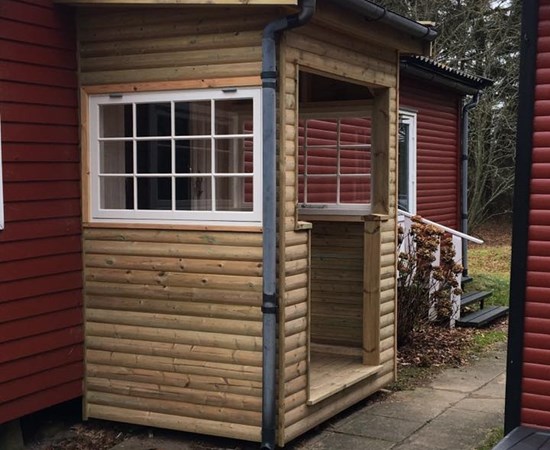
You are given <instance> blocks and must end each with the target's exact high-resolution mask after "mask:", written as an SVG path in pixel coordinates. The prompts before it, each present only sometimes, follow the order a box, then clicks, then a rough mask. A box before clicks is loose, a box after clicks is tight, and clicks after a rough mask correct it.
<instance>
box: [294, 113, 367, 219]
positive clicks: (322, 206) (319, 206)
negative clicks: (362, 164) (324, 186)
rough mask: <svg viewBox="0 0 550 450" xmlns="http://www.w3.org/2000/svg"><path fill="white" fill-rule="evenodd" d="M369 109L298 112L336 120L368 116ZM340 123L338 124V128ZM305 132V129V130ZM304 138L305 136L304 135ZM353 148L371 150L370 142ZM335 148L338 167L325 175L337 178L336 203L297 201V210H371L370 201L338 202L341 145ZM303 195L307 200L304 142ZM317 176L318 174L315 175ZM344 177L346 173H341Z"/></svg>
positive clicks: (320, 212) (354, 212) (306, 117)
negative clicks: (333, 172) (333, 171)
mask: <svg viewBox="0 0 550 450" xmlns="http://www.w3.org/2000/svg"><path fill="white" fill-rule="evenodd" d="M371 113H372V112H371V111H370V110H361V109H357V111H352V112H345V111H331V112H327V113H324V114H323V113H319V112H317V113H310V112H307V111H304V112H302V113H301V114H300V119H304V120H306V121H307V120H310V119H313V120H317V119H318V120H323V119H327V120H328V119H337V120H338V121H340V120H342V119H345V118H354V117H370V116H371ZM339 127H340V125H339V124H338V128H339ZM306 133H307V131H306ZM304 138H305V136H304ZM352 147H354V148H360V147H361V148H363V147H364V148H368V149H369V150H371V148H372V147H371V145H370V144H361V145H354V146H352ZM336 148H337V152H338V167H337V171H336V173H335V174H334V175H332V174H331V175H327V176H336V177H337V179H338V183H337V185H338V190H337V193H336V195H337V197H336V198H337V203H309V202H307V201H305V202H303V203H298V211H299V212H300V213H303V214H311V215H326V214H328V215H343V216H344V215H357V214H370V212H371V211H372V202H371V203H340V189H339V187H340V180H341V178H342V174H341V173H340V150H341V146H340V145H339V143H336ZM303 176H304V197H305V198H306V200H307V146H306V145H305V144H304V175H303ZM315 176H318V175H315ZM343 177H344V178H345V177H346V175H343ZM368 178H369V179H370V180H372V165H371V173H369V174H368ZM371 199H372V182H371Z"/></svg>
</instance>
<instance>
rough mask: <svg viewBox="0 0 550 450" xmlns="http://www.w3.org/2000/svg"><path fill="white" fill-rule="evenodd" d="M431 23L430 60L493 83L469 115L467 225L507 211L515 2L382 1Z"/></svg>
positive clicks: (514, 94) (513, 104)
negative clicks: (435, 35) (435, 29)
mask: <svg viewBox="0 0 550 450" xmlns="http://www.w3.org/2000/svg"><path fill="white" fill-rule="evenodd" d="M382 3H383V4H384V5H385V6H387V7H389V8H390V9H393V10H395V11H396V12H399V13H401V14H403V15H406V16H409V17H412V18H413V19H416V20H429V21H433V22H435V23H436V26H437V27H438V29H439V32H440V36H439V37H438V39H437V40H436V42H435V46H434V55H433V57H434V59H436V60H437V61H439V62H442V63H444V64H447V65H449V66H450V67H454V68H457V69H460V70H464V71H466V72H469V73H472V74H475V75H481V76H484V77H486V78H490V79H492V80H494V82H495V83H494V86H493V87H491V88H489V89H487V90H486V92H484V95H483V96H482V99H481V101H480V103H479V105H478V106H477V107H476V109H474V110H473V112H472V113H471V116H470V118H471V124H470V133H471V134H470V163H469V209H470V210H469V222H470V226H471V227H472V228H475V226H476V225H479V224H481V223H483V222H484V221H486V220H487V219H489V218H490V217H492V216H494V215H496V214H501V213H509V212H511V207H512V193H513V180H514V153H515V129H516V115H517V87H518V81H517V80H518V73H519V34H520V16H521V14H520V12H521V2H520V0H386V1H383V2H382Z"/></svg>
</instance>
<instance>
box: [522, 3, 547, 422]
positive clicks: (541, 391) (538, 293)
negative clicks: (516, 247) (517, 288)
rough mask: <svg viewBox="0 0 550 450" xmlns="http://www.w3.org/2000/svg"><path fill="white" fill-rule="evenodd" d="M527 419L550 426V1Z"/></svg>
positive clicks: (538, 148)
mask: <svg viewBox="0 0 550 450" xmlns="http://www.w3.org/2000/svg"><path fill="white" fill-rule="evenodd" d="M538 32H539V36H538V43H537V46H538V50H537V53H538V56H537V62H536V87H535V109H534V124H533V152H532V164H531V186H530V202H529V203H530V214H529V232H528V239H529V242H528V246H527V280H526V291H525V322H524V326H525V328H524V343H523V344H524V348H523V378H522V396H521V422H522V424H524V425H532V426H538V427H546V428H550V1H548V0H543V1H542V0H541V1H540V7H539V29H538Z"/></svg>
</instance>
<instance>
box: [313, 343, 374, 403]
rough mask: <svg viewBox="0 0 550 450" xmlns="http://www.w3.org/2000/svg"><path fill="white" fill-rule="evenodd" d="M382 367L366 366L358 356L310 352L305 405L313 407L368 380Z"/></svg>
mask: <svg viewBox="0 0 550 450" xmlns="http://www.w3.org/2000/svg"><path fill="white" fill-rule="evenodd" d="M380 369H382V366H366V365H364V364H362V359H361V357H360V356H353V355H337V354H333V353H319V352H315V351H312V352H311V355H310V364H309V371H310V372H309V377H310V384H309V392H308V400H307V404H308V405H309V406H311V405H315V404H317V403H319V402H321V401H323V400H325V399H327V398H329V397H330V396H331V395H334V394H336V393H338V392H341V391H343V390H344V389H346V388H348V387H350V386H353V385H354V384H356V383H359V382H360V381H363V380H365V379H366V378H369V377H371V376H373V375H375V374H376V373H378V372H379V371H380Z"/></svg>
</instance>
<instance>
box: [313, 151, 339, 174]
mask: <svg viewBox="0 0 550 450" xmlns="http://www.w3.org/2000/svg"><path fill="white" fill-rule="evenodd" d="M337 170H338V150H337V149H336V148H334V147H333V148H330V147H308V148H307V167H306V173H307V174H308V175H312V174H313V175H320V174H336V172H337Z"/></svg>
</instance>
